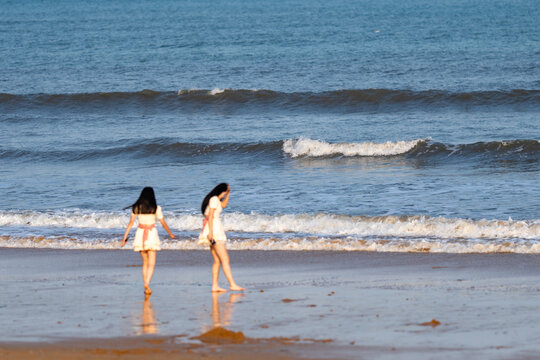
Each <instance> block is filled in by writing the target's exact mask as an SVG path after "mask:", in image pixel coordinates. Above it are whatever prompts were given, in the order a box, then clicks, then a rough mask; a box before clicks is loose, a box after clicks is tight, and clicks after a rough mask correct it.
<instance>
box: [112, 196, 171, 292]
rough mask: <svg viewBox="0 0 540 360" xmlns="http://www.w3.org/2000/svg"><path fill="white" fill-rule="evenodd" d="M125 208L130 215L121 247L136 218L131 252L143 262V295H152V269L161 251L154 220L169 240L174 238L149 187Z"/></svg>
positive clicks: (124, 243)
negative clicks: (137, 254)
mask: <svg viewBox="0 0 540 360" xmlns="http://www.w3.org/2000/svg"><path fill="white" fill-rule="evenodd" d="M127 208H131V209H132V213H131V218H130V219H129V224H128V226H127V229H126V232H125V233H124V240H122V246H124V245H126V242H127V238H128V235H129V232H130V230H131V228H132V227H133V224H134V223H135V219H136V218H137V219H138V220H139V226H138V229H137V232H136V233H135V240H134V241H133V251H138V252H139V253H140V254H141V257H142V260H143V266H142V277H143V282H144V293H145V294H146V295H150V294H152V290H150V280H152V276H153V275H154V267H155V266H156V251H159V250H161V248H160V246H159V236H158V232H157V229H156V219H158V220H159V222H160V223H161V225H162V226H163V228H164V229H165V230H166V231H167V232H168V233H169V236H170V237H171V239H174V237H175V236H174V234H173V233H172V232H171V230H170V229H169V226H168V225H167V223H166V222H165V219H163V211H162V210H161V206H158V205H157V203H156V196H155V194H154V189H152V188H151V187H145V188H144V189H143V190H142V192H141V195H140V196H139V199H138V200H137V201H136V202H135V203H134V204H133V205H130V206H128V207H126V208H125V209H127Z"/></svg>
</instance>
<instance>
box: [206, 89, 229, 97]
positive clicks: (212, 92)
mask: <svg viewBox="0 0 540 360" xmlns="http://www.w3.org/2000/svg"><path fill="white" fill-rule="evenodd" d="M224 92H225V89H219V88H214V89H212V90H210V91H209V92H208V93H209V94H210V95H218V94H222V93H224Z"/></svg>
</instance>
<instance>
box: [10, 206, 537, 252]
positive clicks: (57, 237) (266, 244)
mask: <svg viewBox="0 0 540 360" xmlns="http://www.w3.org/2000/svg"><path fill="white" fill-rule="evenodd" d="M223 219H224V227H225V230H226V231H227V232H228V233H229V238H230V244H229V247H230V248H231V249H237V250H249V249H251V250H328V251H399V252H456V253H494V252H516V253H540V220H512V219H508V220H485V219H483V220H471V219H459V218H444V217H429V216H405V215H403V216H376V217H370V216H348V215H334V214H324V213H323V214H284V215H262V214H243V213H232V214H226V215H225V216H224V217H223ZM128 220H129V218H128V216H127V215H126V214H120V213H105V212H103V213H92V212H84V211H75V212H35V211H28V212H21V211H7V212H1V213H0V226H3V227H4V234H5V235H4V236H2V237H0V246H3V247H52V248H66V249H73V248H76V249H85V248H88V249H116V248H118V244H119V239H120V236H121V235H122V233H123V232H122V230H123V228H124V227H125V226H126V224H127V222H128ZM167 222H168V224H169V226H170V227H171V228H172V229H174V231H177V232H181V233H182V234H183V235H182V236H180V237H179V239H180V240H179V241H176V240H165V239H163V246H162V247H163V248H164V249H201V247H200V246H198V245H197V244H196V241H195V240H196V237H197V233H198V232H199V231H200V227H201V217H200V216H199V215H195V214H174V213H168V214H167ZM28 234H31V235H28Z"/></svg>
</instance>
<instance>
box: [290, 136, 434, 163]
mask: <svg viewBox="0 0 540 360" xmlns="http://www.w3.org/2000/svg"><path fill="white" fill-rule="evenodd" d="M425 141H426V140H424V139H416V140H410V141H395V142H392V141H387V142H385V143H373V142H363V143H339V144H330V143H327V142H325V141H321V140H312V139H307V138H300V139H297V140H286V141H285V142H284V143H283V152H285V153H286V154H289V155H290V156H291V157H293V158H296V157H320V156H335V155H343V156H391V155H400V154H405V153H407V152H409V151H411V150H412V149H413V148H415V147H416V146H417V145H418V144H420V143H422V142H425Z"/></svg>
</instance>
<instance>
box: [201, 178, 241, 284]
mask: <svg viewBox="0 0 540 360" xmlns="http://www.w3.org/2000/svg"><path fill="white" fill-rule="evenodd" d="M230 194H231V188H230V186H229V185H228V184H226V183H221V184H219V185H218V186H216V187H215V188H214V189H213V190H212V191H210V192H209V193H208V195H206V197H205V198H204V200H203V202H202V205H201V211H202V213H203V215H204V221H203V230H202V232H201V234H200V236H199V243H202V244H208V245H210V252H211V253H212V257H213V258H214V264H213V265H212V292H225V291H227V290H226V289H223V288H221V287H220V286H219V283H218V278H219V269H220V267H221V268H222V269H223V273H224V274H225V277H226V278H227V280H228V281H229V288H230V289H231V290H232V291H243V290H245V289H244V288H243V287H240V286H239V285H238V284H237V283H236V282H235V281H234V278H233V276H232V272H231V265H230V263H229V254H228V253H227V249H226V248H225V244H226V243H227V235H225V231H224V230H223V224H222V223H221V219H220V218H219V215H220V214H221V211H222V210H223V208H226V207H227V204H228V203H229V196H230Z"/></svg>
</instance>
